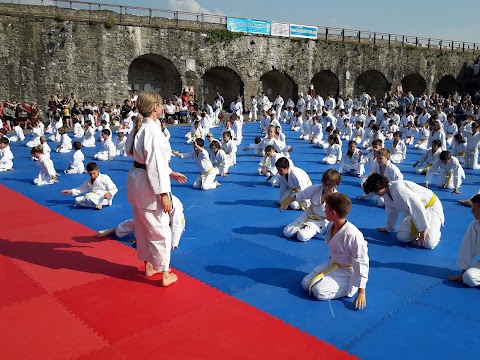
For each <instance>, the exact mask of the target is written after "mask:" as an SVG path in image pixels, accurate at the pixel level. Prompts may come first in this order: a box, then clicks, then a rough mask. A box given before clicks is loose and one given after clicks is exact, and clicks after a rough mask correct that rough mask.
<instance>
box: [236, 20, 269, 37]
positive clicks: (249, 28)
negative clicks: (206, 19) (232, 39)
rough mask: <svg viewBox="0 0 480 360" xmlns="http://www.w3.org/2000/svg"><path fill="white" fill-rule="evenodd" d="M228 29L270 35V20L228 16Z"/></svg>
mask: <svg viewBox="0 0 480 360" xmlns="http://www.w3.org/2000/svg"><path fill="white" fill-rule="evenodd" d="M227 29H228V30H230V31H233V32H243V33H248V34H257V35H270V21H261V20H250V19H241V18H231V17H229V18H227Z"/></svg>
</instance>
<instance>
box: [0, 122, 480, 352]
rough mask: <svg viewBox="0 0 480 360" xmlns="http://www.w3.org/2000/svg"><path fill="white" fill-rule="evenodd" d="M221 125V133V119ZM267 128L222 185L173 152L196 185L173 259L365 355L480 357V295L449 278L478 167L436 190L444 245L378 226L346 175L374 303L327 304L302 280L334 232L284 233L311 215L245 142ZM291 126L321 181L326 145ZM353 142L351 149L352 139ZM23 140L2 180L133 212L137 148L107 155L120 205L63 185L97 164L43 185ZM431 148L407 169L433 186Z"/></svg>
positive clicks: (60, 161) (110, 219)
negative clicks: (297, 208)
mask: <svg viewBox="0 0 480 360" xmlns="http://www.w3.org/2000/svg"><path fill="white" fill-rule="evenodd" d="M188 129H189V128H186V127H181V126H178V127H171V128H170V132H171V134H172V139H171V145H172V148H173V149H175V150H178V151H181V152H188V151H191V146H189V145H187V144H186V142H185V140H184V138H183V135H184V134H185V133H186V132H187V131H188ZM212 132H213V134H214V136H215V137H216V138H220V134H221V129H220V128H215V129H213V131H212ZM258 135H259V125H258V123H247V124H246V126H245V127H244V141H243V143H242V145H241V146H239V152H238V156H237V165H236V166H234V167H233V168H232V169H231V174H230V175H229V176H228V177H225V178H222V177H217V180H218V181H220V182H221V183H222V186H221V187H219V188H217V189H215V190H212V191H201V190H194V189H193V188H192V183H193V181H194V180H195V178H196V176H197V174H198V172H197V169H196V166H195V164H194V162H193V161H191V160H183V159H179V158H176V157H173V158H172V163H171V167H172V168H173V169H174V170H176V171H181V172H183V173H185V174H186V175H187V176H188V183H187V184H186V185H180V184H178V183H173V192H174V193H175V195H176V196H177V197H178V198H179V199H180V200H181V201H182V202H183V205H184V209H185V217H186V224H187V226H186V231H185V233H184V234H183V236H182V240H181V242H180V247H179V249H178V250H175V251H174V252H173V253H172V266H173V267H175V268H178V269H180V270H182V271H185V272H187V273H188V274H191V275H192V276H194V277H196V278H198V279H200V280H201V281H203V282H206V283H208V284H211V285H213V286H215V287H216V288H218V289H220V290H223V291H225V292H227V293H229V294H231V295H233V296H235V297H237V298H239V299H241V300H244V301H246V302H248V303H250V304H252V305H254V306H256V307H258V308H260V309H262V310H264V311H266V312H268V313H270V314H272V315H274V316H276V317H277V318H279V319H282V320H284V321H286V322H288V323H290V324H292V325H294V326H296V327H298V328H300V329H301V330H303V331H306V332H308V333H310V334H312V335H314V336H316V337H318V338H319V339H324V340H326V341H327V342H329V343H332V344H334V345H335V346H337V347H338V348H340V349H345V350H347V351H348V352H351V353H354V354H356V355H358V356H359V357H361V358H367V359H387V358H388V359H404V358H405V357H410V358H425V357H427V356H432V357H437V358H442V359H446V358H453V357H454V356H456V357H459V358H464V357H467V356H470V351H469V350H467V347H466V346H464V344H468V348H470V347H472V346H473V348H475V346H478V345H479V342H480V341H479V339H478V336H477V335H476V334H477V332H478V330H480V312H479V311H478V310H477V303H478V299H479V296H480V293H479V292H478V289H468V288H465V287H463V286H462V285H460V284H455V283H451V282H448V281H446V280H445V278H446V277H447V276H448V275H450V274H453V273H458V272H459V270H458V269H456V268H455V260H456V256H457V252H458V249H459V246H460V242H461V240H462V238H463V233H464V232H465V229H466V228H467V226H468V224H469V223H470V222H471V221H472V220H473V217H472V215H471V214H470V209H469V208H466V207H462V206H460V205H457V200H458V199H466V198H469V197H470V196H472V195H473V194H475V193H476V192H477V190H478V187H479V184H480V182H479V175H478V172H476V171H473V170H466V174H467V178H466V180H465V182H464V184H463V185H462V187H461V189H460V190H461V191H462V195H456V194H453V193H451V192H450V191H449V190H437V189H434V191H435V193H436V194H437V195H438V197H439V198H440V199H441V201H442V203H443V206H444V211H445V215H446V221H445V227H444V228H443V229H442V234H443V235H442V240H441V242H440V244H439V245H438V246H437V248H436V249H435V250H433V251H430V250H422V249H418V248H415V247H412V246H409V245H405V244H401V243H399V242H398V241H397V240H396V236H395V234H384V233H380V232H378V231H377V230H375V228H376V227H378V226H382V225H383V224H384V221H385V211H384V210H383V209H379V208H377V207H375V206H373V204H372V203H371V202H369V201H361V200H357V199H355V196H357V195H360V194H362V189H361V188H360V187H359V180H358V179H357V178H355V177H344V178H343V181H342V184H341V185H340V187H339V188H338V190H339V191H341V192H344V193H346V194H347V195H349V196H350V197H352V198H353V200H352V202H353V204H354V205H353V208H352V211H351V214H350V216H349V220H350V221H351V222H352V223H354V224H355V225H356V226H357V227H358V228H360V229H361V230H362V232H363V233H364V236H365V237H366V238H367V240H368V242H369V255H370V267H371V269H370V279H369V282H368V285H367V308H366V309H364V310H362V311H355V310H354V309H353V307H352V299H341V300H336V301H326V302H319V301H315V300H313V299H312V298H309V297H308V296H307V295H306V294H305V293H304V291H303V290H302V288H301V286H300V282H301V280H302V278H303V277H304V276H305V275H306V274H307V273H308V272H310V271H311V270H312V268H313V267H315V266H316V265H317V264H319V263H320V262H322V261H324V260H325V259H326V258H327V257H328V249H327V246H326V245H325V244H324V238H323V236H317V237H315V238H313V239H312V240H310V241H309V242H307V243H299V242H297V241H294V240H291V239H285V238H284V237H283V234H282V229H283V227H284V226H285V225H286V224H287V223H289V222H290V221H292V220H293V219H295V218H296V217H297V216H298V214H299V213H298V212H294V211H285V212H282V213H280V212H279V211H278V208H277V207H276V206H275V205H274V204H273V202H274V201H276V200H277V198H278V192H279V190H278V188H272V187H271V186H270V185H268V184H267V183H266V182H265V178H264V177H261V176H259V175H258V174H257V172H256V170H257V163H258V161H259V160H260V158H259V157H256V156H253V155H252V152H251V151H250V152H243V151H241V148H243V147H244V146H247V145H248V144H249V143H251V142H253V138H254V137H255V136H258ZM286 135H287V142H288V143H289V144H290V145H292V146H293V147H294V149H295V150H294V152H293V153H291V157H292V160H293V161H294V163H295V165H296V166H298V167H301V168H303V169H304V170H306V171H307V172H308V173H309V175H310V178H311V180H312V182H313V183H314V184H317V183H319V182H320V179H321V176H322V174H323V172H324V171H325V170H327V169H328V168H330V166H328V165H325V164H322V163H321V159H322V158H323V156H324V151H323V150H320V149H316V148H313V147H312V146H311V145H309V144H308V143H307V142H305V141H303V140H299V139H298V135H299V134H298V133H294V132H291V131H288V130H287V131H286ZM28 140H29V136H27V141H28ZM343 145H344V149H345V150H346V142H344V144H343ZM11 147H12V151H13V153H14V155H15V159H14V168H15V170H14V171H12V172H4V173H0V181H1V182H2V184H4V185H6V186H8V187H10V188H12V189H14V190H16V191H18V192H20V193H22V194H24V195H26V196H28V197H29V198H31V199H33V200H34V201H36V202H38V203H40V204H42V205H43V206H45V207H47V208H49V209H51V210H53V211H55V212H57V213H59V214H62V215H64V216H66V217H68V218H71V219H73V220H75V221H78V222H80V223H82V224H84V225H86V226H88V227H90V228H92V229H94V230H100V229H104V228H110V227H114V226H115V225H116V224H117V223H119V222H120V221H123V220H124V219H127V218H129V217H131V216H132V211H131V207H130V206H129V204H128V202H127V197H126V189H125V185H126V175H127V172H128V170H129V168H130V166H131V160H130V159H129V158H124V157H121V158H117V159H115V161H112V162H100V163H99V166H100V169H101V171H102V172H104V173H106V174H108V175H110V176H111V178H112V179H113V181H114V182H115V183H116V184H117V186H118V187H119V189H120V190H119V192H118V194H117V195H116V196H115V199H114V201H113V206H111V207H105V208H104V209H103V210H101V211H95V210H89V209H81V208H76V207H73V197H71V196H68V195H61V194H60V190H61V189H66V188H72V187H75V186H78V185H79V184H81V183H82V182H83V181H85V179H87V175H86V174H83V175H82V174H81V175H62V176H61V177H60V179H59V180H60V181H59V183H58V184H54V185H50V186H44V187H37V186H34V185H33V183H32V179H33V178H34V177H35V176H36V174H37V173H38V169H37V167H36V164H35V163H34V162H32V161H31V159H30V155H29V149H28V148H26V147H25V145H24V144H20V143H13V144H12V145H11ZM51 147H52V148H54V144H51ZM99 148H100V144H97V148H84V149H83V152H84V154H85V157H86V160H85V163H87V162H89V161H93V158H92V156H93V154H94V153H95V152H97V151H98V149H99ZM421 153H422V152H421V151H418V150H415V149H412V148H409V149H408V150H407V160H406V161H405V162H404V163H403V164H401V165H400V166H399V167H400V169H401V170H402V172H403V174H404V177H405V179H407V180H412V181H415V182H417V183H420V184H423V181H424V177H422V176H420V175H416V174H414V173H413V170H414V169H413V168H412V164H413V163H414V162H415V161H416V160H417V159H418V157H419V156H420V155H421ZM70 158H71V154H57V153H52V159H53V161H54V163H55V166H56V169H57V171H58V172H59V173H61V172H63V170H64V169H65V168H66V167H67V166H68V162H69V160H70ZM25 221H26V222H28V219H25ZM57 230H61V229H57ZM122 240H124V242H125V244H128V245H129V246H132V244H131V243H130V242H128V241H125V240H126V239H122ZM127 240H128V239H127ZM199 300H200V299H199Z"/></svg>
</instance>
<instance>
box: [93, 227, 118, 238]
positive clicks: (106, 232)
mask: <svg viewBox="0 0 480 360" xmlns="http://www.w3.org/2000/svg"><path fill="white" fill-rule="evenodd" d="M114 233H115V228H113V229H105V230H100V231H99V232H97V237H104V236H108V235H112V234H114Z"/></svg>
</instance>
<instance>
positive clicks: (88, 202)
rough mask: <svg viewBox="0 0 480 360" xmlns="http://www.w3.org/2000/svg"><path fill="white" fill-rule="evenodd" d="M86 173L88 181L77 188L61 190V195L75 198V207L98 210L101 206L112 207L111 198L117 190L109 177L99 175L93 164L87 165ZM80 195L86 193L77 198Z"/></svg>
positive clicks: (96, 166) (96, 167)
mask: <svg viewBox="0 0 480 360" xmlns="http://www.w3.org/2000/svg"><path fill="white" fill-rule="evenodd" d="M87 172H88V175H89V176H90V179H88V180H86V181H85V182H84V183H83V184H82V185H80V186H79V187H76V188H73V189H65V190H62V194H72V195H73V196H76V198H75V206H77V205H79V206H83V207H89V208H95V209H97V210H100V209H102V207H103V206H110V205H112V200H113V197H114V196H115V194H116V193H117V191H118V189H117V186H116V185H115V184H114V183H113V181H112V179H110V176H108V175H105V174H100V169H99V168H98V165H97V164H96V163H94V162H91V163H88V164H87ZM82 193H86V194H85V196H78V195H80V194H82Z"/></svg>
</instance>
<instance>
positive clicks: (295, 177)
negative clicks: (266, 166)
mask: <svg viewBox="0 0 480 360" xmlns="http://www.w3.org/2000/svg"><path fill="white" fill-rule="evenodd" d="M287 176H288V178H287ZM310 185H312V182H311V181H310V177H309V176H308V174H307V173H306V172H305V171H304V170H302V169H300V168H297V167H290V171H289V172H288V175H282V176H280V197H279V199H280V200H279V202H280V204H281V203H283V202H284V201H286V200H287V199H290V197H291V196H292V195H293V194H295V193H297V192H298V191H301V190H304V189H306V188H307V187H309V186H310ZM308 206H310V201H309V200H305V201H303V202H302V203H300V202H298V201H294V202H292V203H291V204H290V208H291V209H293V210H299V209H306V208H307V207H308Z"/></svg>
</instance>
